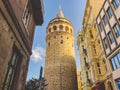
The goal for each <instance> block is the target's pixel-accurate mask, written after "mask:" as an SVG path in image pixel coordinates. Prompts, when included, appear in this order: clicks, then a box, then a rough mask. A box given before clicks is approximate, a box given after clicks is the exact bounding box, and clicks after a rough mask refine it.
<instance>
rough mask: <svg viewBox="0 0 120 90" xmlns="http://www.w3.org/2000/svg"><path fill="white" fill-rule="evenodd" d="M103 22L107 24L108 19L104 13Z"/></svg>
mask: <svg viewBox="0 0 120 90" xmlns="http://www.w3.org/2000/svg"><path fill="white" fill-rule="evenodd" d="M103 22H104V24H105V25H106V24H108V19H107V17H106V15H104V16H103Z"/></svg>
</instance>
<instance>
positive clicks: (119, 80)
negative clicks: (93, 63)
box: [115, 78, 120, 90]
mask: <svg viewBox="0 0 120 90" xmlns="http://www.w3.org/2000/svg"><path fill="white" fill-rule="evenodd" d="M115 81H116V85H117V87H118V90H120V78H119V79H117V80H115Z"/></svg>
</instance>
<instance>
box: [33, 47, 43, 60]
mask: <svg viewBox="0 0 120 90" xmlns="http://www.w3.org/2000/svg"><path fill="white" fill-rule="evenodd" d="M44 58H45V49H44V48H43V47H41V46H37V47H35V48H33V50H32V55H31V59H32V61H34V62H39V61H41V60H44Z"/></svg>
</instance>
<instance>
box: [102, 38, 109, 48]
mask: <svg viewBox="0 0 120 90" xmlns="http://www.w3.org/2000/svg"><path fill="white" fill-rule="evenodd" d="M103 41H104V45H105V48H106V49H107V48H108V47H109V44H108V40H107V38H105V39H104V40H103Z"/></svg>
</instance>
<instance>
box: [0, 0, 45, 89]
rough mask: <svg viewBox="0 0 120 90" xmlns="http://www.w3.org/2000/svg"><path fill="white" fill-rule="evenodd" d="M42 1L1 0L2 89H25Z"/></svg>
mask: <svg viewBox="0 0 120 90" xmlns="http://www.w3.org/2000/svg"><path fill="white" fill-rule="evenodd" d="M42 10H43V4H42V1H41V0H0V90H24V86H25V82H26V76H27V71H28V64H29V58H30V55H31V54H32V51H31V48H32V43H33V36H34V28H35V25H41V24H42V23H43V11H42Z"/></svg>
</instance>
